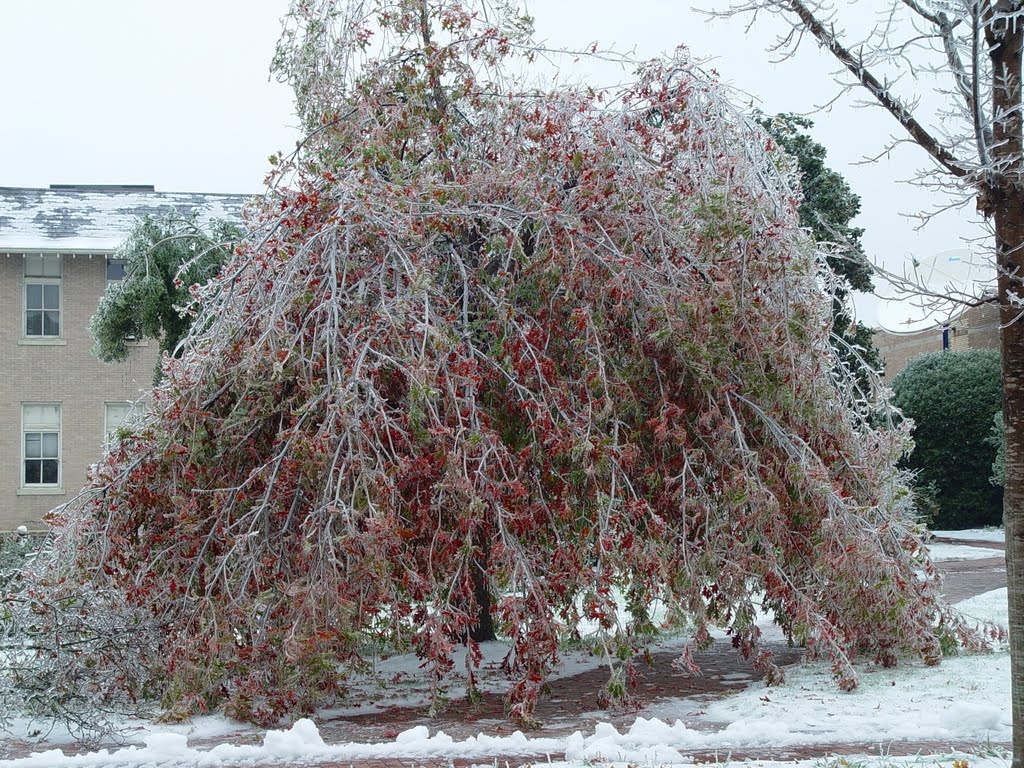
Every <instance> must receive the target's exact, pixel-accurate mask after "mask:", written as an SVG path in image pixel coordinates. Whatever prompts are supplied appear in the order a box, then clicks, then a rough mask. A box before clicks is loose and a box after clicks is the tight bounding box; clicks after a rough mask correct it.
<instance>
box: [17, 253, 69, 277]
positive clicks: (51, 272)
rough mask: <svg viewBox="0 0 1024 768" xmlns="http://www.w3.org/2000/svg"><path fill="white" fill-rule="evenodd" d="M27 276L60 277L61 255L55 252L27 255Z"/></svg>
mask: <svg viewBox="0 0 1024 768" xmlns="http://www.w3.org/2000/svg"><path fill="white" fill-rule="evenodd" d="M25 277H60V256H59V255H57V254H55V253H47V254H43V255H39V254H36V255H34V256H26V257H25Z"/></svg>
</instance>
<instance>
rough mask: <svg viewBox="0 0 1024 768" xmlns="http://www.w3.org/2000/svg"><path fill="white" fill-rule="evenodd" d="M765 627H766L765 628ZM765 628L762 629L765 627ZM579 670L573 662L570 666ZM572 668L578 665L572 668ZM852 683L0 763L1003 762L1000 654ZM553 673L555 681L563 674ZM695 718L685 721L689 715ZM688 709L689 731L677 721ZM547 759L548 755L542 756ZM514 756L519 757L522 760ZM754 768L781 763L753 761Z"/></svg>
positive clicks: (991, 607)
mask: <svg viewBox="0 0 1024 768" xmlns="http://www.w3.org/2000/svg"><path fill="white" fill-rule="evenodd" d="M957 607H958V609H959V610H960V611H961V612H962V613H963V614H964V615H966V616H968V617H970V618H972V619H976V620H988V621H993V622H996V623H1000V624H1004V625H1005V622H1006V590H1005V589H1001V590H995V591H993V592H988V593H985V594H983V595H980V596H978V597H976V598H972V599H971V600H967V601H964V602H963V603H960V604H959V605H958V606H957ZM766 629H767V628H766ZM769 631H770V630H769ZM581 666H584V665H581ZM577 668H578V667H577ZM860 672H861V686H860V688H858V689H857V690H856V691H854V692H853V693H842V692H840V691H839V690H837V689H836V687H835V685H834V683H833V682H832V679H831V677H830V675H829V671H828V668H827V665H826V664H823V663H813V664H805V665H798V666H795V667H790V668H788V670H787V682H786V684H785V685H784V686H781V687H774V688H767V687H765V686H764V685H763V684H761V683H755V684H753V685H751V686H749V687H746V688H743V689H742V690H738V691H737V692H736V693H735V694H734V695H731V696H725V697H723V698H720V699H717V700H715V701H712V702H706V701H704V702H696V701H694V700H690V699H668V700H662V701H660V702H658V703H657V704H656V705H653V706H650V707H648V708H647V709H646V710H644V711H643V713H642V716H641V717H638V718H637V719H636V721H635V722H634V723H633V725H632V726H631V727H629V728H624V729H622V730H621V731H619V730H616V729H615V727H614V726H612V725H611V724H609V723H599V724H598V725H597V726H596V727H595V728H594V729H593V731H592V732H588V733H582V732H579V731H577V732H576V733H574V734H572V735H569V736H566V737H559V738H532V737H530V736H527V735H524V734H523V733H520V732H516V733H514V734H512V735H510V736H490V735H487V734H485V733H480V734H478V735H476V736H473V737H470V738H467V739H462V740H457V739H453V738H451V737H450V736H448V735H446V734H445V733H444V732H442V731H439V732H435V733H430V732H429V731H428V730H427V728H425V727H422V726H419V727H416V728H412V729H409V730H406V731H404V732H402V733H400V734H398V736H397V737H395V738H394V739H393V740H391V741H387V742H383V743H343V744H327V743H325V742H324V740H323V738H322V736H321V734H320V732H319V731H318V729H317V727H316V725H315V724H314V723H313V721H311V720H300V721H299V722H297V723H296V724H295V725H294V726H292V727H291V728H289V729H286V730H279V731H269V732H267V733H266V734H265V736H264V737H263V740H262V743H261V744H238V743H231V742H232V741H238V739H237V738H235V739H230V738H228V739H225V740H224V743H221V744H218V745H217V746H214V747H207V748H195V747H191V746H189V744H188V736H187V735H186V734H185V729H186V728H188V729H189V730H190V731H191V733H192V735H193V736H200V735H206V736H208V735H210V734H213V733H216V732H217V731H218V730H219V729H222V728H224V727H225V726H227V723H226V721H224V720H222V719H219V718H197V720H196V721H195V722H194V723H193V724H191V725H190V726H181V727H178V728H166V727H161V726H152V727H151V728H152V730H149V732H148V733H144V734H140V735H141V736H142V739H143V741H144V743H143V744H142V745H133V746H128V747H124V748H121V749H113V750H100V751H97V752H92V753H88V754H83V755H65V754H64V753H63V752H62V751H60V750H56V749H53V750H48V751H45V752H38V753H35V754H33V755H30V756H27V757H24V758H20V759H13V760H7V761H0V766H5V767H9V768H65V767H66V768H72V767H74V768H100V767H103V768H106V767H107V766H110V767H111V768H115V767H117V766H123V767H125V768H128V767H131V768H141V766H150V765H152V766H211V767H218V766H224V767H226V766H240V765H275V764H282V763H289V762H291V763H294V762H301V763H302V764H304V765H316V764H317V763H319V762H325V761H334V762H341V763H344V764H349V763H358V762H360V761H362V760H367V759H379V758H402V759H404V760H408V761H416V760H438V759H468V760H479V761H480V763H481V764H488V765H493V764H494V761H495V760H498V761H499V764H500V762H501V761H502V760H504V759H507V758H512V757H515V756H525V758H529V757H534V758H536V761H537V762H538V763H541V764H547V763H548V762H549V759H552V760H564V761H565V762H564V763H553V765H556V766H558V765H561V766H565V767H569V766H571V767H572V768H577V767H578V766H585V765H592V764H594V763H604V762H612V763H629V764H632V765H640V766H657V765H668V764H692V763H693V757H692V756H688V755H687V754H686V753H687V752H692V751H702V752H709V751H718V752H721V754H722V758H723V760H725V759H727V755H728V754H729V753H730V752H733V751H736V752H740V753H744V754H757V753H763V752H765V751H768V750H773V749H780V748H787V747H795V746H805V747H811V748H820V749H821V754H822V755H825V754H827V753H828V751H829V747H835V746H837V745H842V744H864V743H877V744H881V745H882V755H881V757H880V756H879V755H878V754H876V755H875V756H874V757H869V758H859V757H858V758H856V759H853V758H848V759H846V760H847V761H846V763H843V762H842V761H840V760H838V759H836V760H832V761H831V762H829V761H823V760H821V759H819V760H815V761H805V762H804V763H802V764H797V763H792V762H791V763H785V765H789V766H794V765H805V766H811V765H814V766H816V768H833V767H834V768H840V767H841V766H848V765H857V764H861V763H865V764H868V765H871V764H879V763H880V762H881V763H884V765H886V766H893V767H894V768H895V767H896V766H903V765H935V764H942V765H946V766H949V765H950V764H951V760H952V758H950V757H949V756H944V757H942V756H939V755H933V756H917V757H915V758H895V757H888V756H887V754H885V750H886V746H885V745H887V744H888V745H890V746H891V745H892V744H893V743H899V742H904V741H935V742H943V743H947V742H958V743H961V744H964V743H966V744H977V745H979V748H981V751H982V754H981V755H980V756H979V755H977V754H975V755H971V756H970V766H971V768H985V767H986V766H997V765H998V766H1005V765H1007V764H1008V763H1007V762H1006V761H1005V760H1003V759H1002V758H999V757H994V756H993V755H994V754H996V753H997V752H998V750H991V749H988V748H986V745H989V744H991V743H998V742H1004V741H1008V740H1009V739H1010V716H1009V657H1008V655H1007V654H1006V652H1005V651H1003V650H1001V651H999V652H996V653H993V654H989V655H981V656H967V657H959V658H952V659H947V660H945V661H943V663H942V664H941V665H940V666H938V667H931V668H929V667H924V666H923V665H921V664H904V665H902V666H900V667H899V668H897V669H895V670H883V669H880V668H876V667H873V666H871V665H861V667H860ZM563 674H564V673H563ZM695 710H696V711H697V713H698V715H697V718H696V720H694V718H693V714H694V711H695ZM685 713H690V715H691V717H690V718H689V721H688V724H684V723H683V722H681V721H680V720H679V719H678V718H680V717H682V716H683V715H684V714H685ZM549 756H550V758H549ZM525 758H524V759H525ZM757 762H758V764H759V765H766V766H768V765H781V763H777V762H774V761H757Z"/></svg>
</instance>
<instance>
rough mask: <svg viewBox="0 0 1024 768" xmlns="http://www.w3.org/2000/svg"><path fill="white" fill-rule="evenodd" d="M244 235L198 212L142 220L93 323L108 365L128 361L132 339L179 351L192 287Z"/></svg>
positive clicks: (121, 252) (91, 327)
mask: <svg viewBox="0 0 1024 768" xmlns="http://www.w3.org/2000/svg"><path fill="white" fill-rule="evenodd" d="M240 234H241V233H240V230H239V229H238V227H237V226H235V225H233V224H230V223H227V222H223V221H213V222H211V223H210V224H208V225H206V226H203V225H202V224H200V222H199V219H198V216H197V215H196V214H192V215H190V216H185V217H183V216H180V215H177V214H171V215H169V216H167V217H164V218H153V217H151V216H147V217H145V218H143V219H140V220H139V221H138V222H137V223H136V224H135V226H134V227H133V228H132V231H131V233H130V234H129V235H128V238H127V240H126V241H125V242H124V244H123V245H122V246H121V247H120V248H119V249H118V252H117V257H118V258H120V259H123V260H124V262H125V274H124V279H122V280H120V281H118V282H116V283H111V284H110V285H109V286H108V288H107V292H106V293H105V294H104V296H103V298H102V299H100V304H99V307H98V309H97V310H96V314H94V315H93V317H92V320H91V321H90V323H89V332H90V333H91V334H92V337H93V340H94V342H95V347H94V351H95V354H96V356H97V357H99V359H100V360H103V361H104V362H108V363H110V362H117V361H120V360H124V359H125V358H126V357H127V356H128V344H129V342H131V341H135V340H140V339H153V340H154V341H157V342H158V343H159V345H160V351H161V352H164V353H167V354H170V355H177V354H178V343H179V342H180V341H181V339H182V338H183V337H184V336H185V334H186V333H188V331H189V329H190V327H191V326H192V321H193V318H194V316H195V309H194V308H192V309H189V307H191V305H192V297H191V295H190V291H191V287H192V286H193V285H195V284H199V283H205V282H206V281H207V280H209V279H211V278H212V277H214V276H215V275H217V273H218V272H220V269H221V267H222V266H223V265H224V263H225V261H227V259H228V257H229V256H230V255H231V243H232V242H234V241H237V240H238V238H239V236H240ZM159 377H160V363H159V362H158V363H157V370H156V379H159Z"/></svg>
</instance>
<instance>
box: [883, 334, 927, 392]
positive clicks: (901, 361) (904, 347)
mask: <svg viewBox="0 0 1024 768" xmlns="http://www.w3.org/2000/svg"><path fill="white" fill-rule="evenodd" d="M874 341H875V346H876V347H878V351H879V352H881V353H882V361H883V363H884V364H885V380H886V382H888V383H889V384H891V383H892V380H893V379H894V378H895V377H896V374H898V373H899V372H900V371H902V370H903V369H904V368H905V367H906V365H907V363H908V362H910V361H911V360H912V359H913V358H915V357H917V356H918V355H923V354H925V353H926V352H941V351H942V330H941V329H934V330H927V331H921V332H920V333H908V334H895V333H886V332H885V331H875V336H874Z"/></svg>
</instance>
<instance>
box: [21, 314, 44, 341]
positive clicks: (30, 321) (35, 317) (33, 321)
mask: <svg viewBox="0 0 1024 768" xmlns="http://www.w3.org/2000/svg"><path fill="white" fill-rule="evenodd" d="M25 335H26V336H42V335H43V313H42V311H41V310H38V309H33V310H30V311H28V312H26V313H25Z"/></svg>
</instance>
